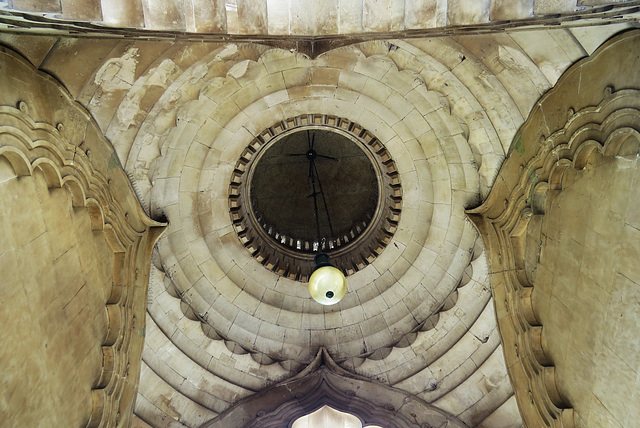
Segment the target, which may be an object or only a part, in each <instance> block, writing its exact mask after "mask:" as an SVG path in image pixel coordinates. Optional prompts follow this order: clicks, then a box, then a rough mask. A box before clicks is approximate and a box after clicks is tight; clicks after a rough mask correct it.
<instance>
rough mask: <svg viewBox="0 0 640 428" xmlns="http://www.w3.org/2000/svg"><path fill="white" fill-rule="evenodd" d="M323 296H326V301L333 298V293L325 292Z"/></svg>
mask: <svg viewBox="0 0 640 428" xmlns="http://www.w3.org/2000/svg"><path fill="white" fill-rule="evenodd" d="M325 296H327V299H332V298H333V291H327V293H326V294H325Z"/></svg>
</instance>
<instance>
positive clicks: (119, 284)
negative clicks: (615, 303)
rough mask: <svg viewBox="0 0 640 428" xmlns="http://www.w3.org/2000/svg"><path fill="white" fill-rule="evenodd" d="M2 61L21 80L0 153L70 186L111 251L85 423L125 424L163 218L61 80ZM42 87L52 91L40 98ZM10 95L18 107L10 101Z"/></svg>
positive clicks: (51, 183) (13, 57)
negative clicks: (155, 215)
mask: <svg viewBox="0 0 640 428" xmlns="http://www.w3.org/2000/svg"><path fill="white" fill-rule="evenodd" d="M0 66H1V68H2V69H3V73H5V77H6V78H7V79H9V80H10V81H14V82H20V84H24V87H22V86H21V85H20V84H15V85H13V86H10V87H5V88H4V89H5V90H4V92H3V96H2V97H1V99H0V103H2V104H4V105H1V106H0V124H1V126H0V157H3V158H5V159H6V160H7V161H8V162H9V164H10V165H11V168H12V169H13V171H14V172H15V175H16V176H17V177H18V179H20V180H24V179H30V178H31V177H34V175H35V174H36V173H38V174H40V173H41V174H42V176H43V177H44V180H45V182H46V185H47V187H48V188H49V189H55V188H59V189H65V190H67V191H68V192H69V193H70V195H71V203H72V206H73V207H74V208H76V209H78V210H80V209H86V210H87V211H88V214H89V218H90V230H87V232H97V233H101V234H102V235H103V237H104V240H105V241H106V243H107V245H108V248H109V249H110V250H111V251H112V252H113V257H112V260H110V264H111V267H112V269H111V272H112V278H111V279H112V281H111V284H112V285H111V289H110V293H109V295H108V296H107V298H106V301H104V302H103V303H104V308H105V313H106V319H107V323H106V329H105V330H104V331H102V332H101V334H102V336H100V338H97V340H98V341H101V342H100V343H101V350H102V359H101V367H100V368H99V369H98V370H96V372H97V374H98V376H97V378H96V379H95V381H94V383H93V385H91V386H90V387H88V388H90V389H91V403H90V406H91V408H90V409H89V410H88V413H89V419H88V420H87V425H86V426H87V427H111V426H122V425H126V424H128V421H129V420H130V418H131V415H132V410H133V399H132V398H133V397H134V396H135V393H136V390H137V385H138V381H139V380H138V379H139V370H140V355H141V352H142V346H143V341H144V322H145V316H144V314H145V303H146V287H147V281H148V273H147V272H148V269H149V263H150V260H151V251H152V248H153V245H154V244H155V242H156V240H157V238H158V237H159V236H160V235H161V234H162V232H163V231H164V226H165V224H163V223H159V222H156V221H154V220H152V219H151V218H149V217H148V216H147V215H146V213H145V212H144V210H143V209H142V207H141V205H140V203H139V201H138V200H137V198H136V196H135V193H134V191H133V189H132V187H131V184H130V182H129V180H128V178H127V176H126V174H125V172H124V170H123V169H122V167H121V166H120V164H119V161H118V159H117V156H116V154H115V152H114V151H113V147H112V146H111V145H110V144H109V142H108V141H107V140H106V139H105V138H104V137H103V136H102V135H101V133H100V132H99V130H98V128H97V125H96V124H95V123H94V122H93V121H92V119H91V117H90V115H89V114H88V113H87V112H86V111H85V110H83V109H81V108H80V107H79V106H78V105H77V104H76V103H75V102H73V101H72V99H71V97H70V96H69V95H68V93H67V92H66V90H65V89H64V88H63V87H62V86H61V85H60V83H58V82H57V81H56V80H55V79H54V78H52V77H51V76H49V75H47V74H45V73H41V72H38V71H37V70H35V69H34V68H33V67H32V66H31V64H29V63H28V62H27V61H26V60H24V59H23V58H21V57H19V55H17V54H15V53H14V52H12V51H10V50H8V49H5V48H0ZM41 93H49V94H55V96H53V95H52V96H51V97H50V98H48V99H40V98H37V96H38V95H37V94H41ZM34 94H36V95H34ZM19 96H22V97H23V98H22V99H19V98H18V99H16V98H17V97H19ZM9 100H14V105H15V106H16V107H12V106H10V105H6V104H7V103H8V102H9ZM65 123H66V124H65ZM19 196H20V195H16V197H19ZM73 212H75V210H73V211H72V213H73ZM90 285H95V284H90ZM85 387H86V386H85V385H80V386H78V388H85Z"/></svg>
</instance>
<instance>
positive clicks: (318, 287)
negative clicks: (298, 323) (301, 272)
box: [309, 266, 347, 305]
mask: <svg viewBox="0 0 640 428" xmlns="http://www.w3.org/2000/svg"><path fill="white" fill-rule="evenodd" d="M309 293H311V297H313V300H315V301H316V302H318V303H320V304H322V305H335V304H336V303H338V302H339V301H340V300H341V299H342V298H343V297H344V295H345V294H346V293H347V279H346V278H345V277H344V275H343V273H342V272H341V271H340V269H338V268H335V267H333V266H323V267H320V268H318V269H316V270H315V271H314V272H313V273H312V274H311V277H310V278H309Z"/></svg>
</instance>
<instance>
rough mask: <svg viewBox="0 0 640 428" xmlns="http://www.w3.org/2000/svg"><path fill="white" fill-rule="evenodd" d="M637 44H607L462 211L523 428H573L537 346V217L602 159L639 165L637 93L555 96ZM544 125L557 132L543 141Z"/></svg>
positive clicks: (604, 90)
mask: <svg viewBox="0 0 640 428" xmlns="http://www.w3.org/2000/svg"><path fill="white" fill-rule="evenodd" d="M639 36H640V33H638V32H635V33H627V34H626V35H625V34H623V35H622V36H618V37H616V38H614V39H612V40H610V41H609V42H607V43H606V44H605V45H603V47H601V48H600V49H599V50H598V51H596V53H594V56H593V57H590V58H587V59H585V60H584V61H583V62H582V63H579V64H576V65H574V66H573V67H572V68H571V69H570V70H569V71H568V72H567V73H566V74H565V75H564V76H563V77H562V78H561V79H560V80H559V83H558V85H557V86H556V88H554V89H553V90H551V91H550V92H549V93H548V94H547V95H545V97H543V99H542V100H541V101H540V102H539V105H538V106H537V107H536V108H535V109H534V110H533V112H532V113H531V115H530V117H529V119H528V120H527V122H525V124H524V125H523V126H522V128H521V130H520V132H519V133H518V134H517V135H516V137H515V139H514V142H513V143H512V150H511V151H510V154H509V157H508V158H507V160H506V161H505V163H504V164H503V166H502V168H501V170H500V173H499V175H498V178H497V180H496V185H495V186H494V188H493V189H492V191H491V194H490V195H489V197H488V198H487V200H486V201H485V202H484V203H483V204H482V205H481V206H479V207H478V208H475V209H471V210H468V211H467V214H468V215H469V218H470V219H471V220H472V222H473V223H474V224H475V226H476V227H477V228H478V230H479V231H480V233H481V235H482V237H483V240H484V242H485V247H486V249H487V255H488V263H489V271H490V277H491V285H492V292H493V296H494V300H495V307H496V316H497V319H498V325H499V328H500V335H501V338H502V342H503V346H504V350H505V359H506V363H507V368H508V371H509V375H510V377H511V379H512V384H513V385H514V389H515V392H516V398H517V400H518V405H519V407H520V411H521V414H522V416H523V420H524V421H525V423H526V424H527V425H528V426H536V427H574V426H575V424H576V422H575V421H574V409H573V408H572V406H571V403H569V402H568V401H567V399H566V398H565V397H564V396H563V394H562V386H561V385H559V384H558V378H557V375H556V367H555V366H554V363H553V360H552V358H551V357H550V355H549V352H548V350H546V349H544V346H543V345H544V343H545V340H544V330H543V325H542V323H543V321H544V320H542V319H540V317H539V316H538V314H536V311H535V308H534V304H533V296H534V295H535V293H536V284H535V276H534V275H533V270H534V268H535V266H532V265H531V263H532V262H531V260H532V259H534V260H535V259H536V257H531V255H530V254H531V251H532V248H533V247H535V248H538V251H539V247H540V245H539V243H536V242H533V241H535V237H539V236H540V235H541V224H542V218H543V216H544V215H545V212H547V211H548V208H549V204H550V203H551V202H552V201H553V200H554V198H555V196H557V195H558V193H559V192H561V191H562V190H563V189H564V188H565V187H566V186H567V185H568V184H571V183H572V182H573V181H574V180H576V179H577V178H578V177H579V175H580V174H581V173H582V172H583V171H585V170H588V169H590V168H592V167H594V166H596V165H597V164H598V163H600V162H602V161H603V160H605V159H606V158H608V157H613V156H633V157H635V156H637V155H638V153H639V152H640V90H637V89H620V90H617V91H616V90H615V89H614V88H613V87H611V86H609V85H608V84H609V83H610V82H611V81H612V80H613V81H615V79H616V78H617V77H616V78H612V77H603V78H601V80H602V83H601V84H602V86H601V87H600V88H599V91H593V90H592V91H590V93H591V94H592V95H591V99H590V100H589V99H587V98H586V97H585V99H582V100H580V101H571V98H569V97H566V96H564V97H563V92H561V91H564V92H565V93H566V92H569V93H571V92H572V89H573V87H572V85H573V84H575V82H576V81H579V79H578V78H579V77H582V78H583V79H585V77H584V75H585V74H586V75H587V76H589V74H587V73H589V72H591V73H593V72H594V71H593V70H590V69H589V66H591V65H592V64H593V63H595V64H598V63H597V59H598V55H603V56H605V54H606V52H607V48H608V47H609V46H612V45H615V44H616V43H618V42H620V43H625V40H626V43H633V42H634V41H635V43H636V44H637V40H638V37H639ZM590 63H592V64H590ZM578 73H582V75H581V76H577V74H578ZM597 73H599V71H597ZM591 76H593V75H591ZM620 86H622V84H620ZM594 100H595V102H594ZM572 102H575V103H576V104H575V105H573V106H572V107H567V108H565V109H564V110H565V112H566V114H565V115H557V110H558V105H560V104H563V103H564V104H567V105H570V103H572ZM580 102H582V103H583V104H582V105H580ZM545 104H546V105H545ZM585 104H586V105H585ZM545 107H547V109H548V111H553V113H554V116H553V118H552V120H553V121H556V124H544V125H540V123H541V121H542V119H543V118H544V116H545V111H544V108H545ZM549 117H550V115H548V116H546V118H549ZM549 126H554V127H555V130H553V132H545V130H544V128H545V127H547V128H548V127H549ZM547 133H548V134H549V135H545V134H547ZM532 242H533V243H534V244H536V245H533V244H532Z"/></svg>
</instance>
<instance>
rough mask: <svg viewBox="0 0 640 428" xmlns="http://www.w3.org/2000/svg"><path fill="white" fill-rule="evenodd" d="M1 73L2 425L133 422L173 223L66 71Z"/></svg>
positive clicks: (10, 60) (18, 63)
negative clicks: (152, 287)
mask: <svg viewBox="0 0 640 428" xmlns="http://www.w3.org/2000/svg"><path fill="white" fill-rule="evenodd" d="M0 69H1V70H2V76H1V77H0V86H1V87H2V92H1V95H0V200H2V204H0V242H2V245H1V246H0V277H2V283H1V284H0V301H1V303H2V307H3V309H2V311H1V312H0V324H1V325H2V329H3V334H2V335H1V336H0V371H1V373H2V374H1V375H0V389H1V390H2V394H0V413H1V414H2V425H3V426H6V427H25V426H34V427H35V426H60V427H115V426H122V427H124V426H128V425H129V423H130V420H131V416H132V410H133V400H134V397H135V394H136V391H137V385H138V379H139V370H140V354H141V351H142V343H143V338H144V309H145V303H146V289H147V288H146V287H147V281H148V275H147V273H146V272H147V270H148V269H149V261H150V252H151V248H152V246H153V243H154V241H155V239H156V238H157V236H158V233H159V230H160V229H161V227H160V226H161V225H160V224H159V223H156V222H154V221H152V220H151V219H150V218H148V217H147V216H146V214H145V213H144V212H143V211H142V208H141V207H140V204H139V202H138V200H137V198H136V196H135V194H134V191H133V188H132V187H131V185H130V183H129V180H128V178H127V176H126V174H125V173H124V171H123V170H122V168H121V167H120V165H119V162H118V160H117V157H116V156H115V154H114V151H113V148H112V146H111V145H110V144H109V143H108V142H107V141H106V140H105V139H104V137H102V135H101V134H100V132H99V131H98V130H97V127H96V125H95V124H94V123H93V122H92V121H91V119H90V117H89V115H88V114H87V113H86V111H85V110H83V109H81V108H80V107H79V106H78V105H77V104H75V103H73V102H72V101H71V99H70V97H69V96H68V94H67V92H66V91H65V90H64V89H63V88H62V87H61V86H60V84H59V83H58V82H56V81H55V79H53V78H51V76H49V75H46V74H44V73H40V72H37V71H36V70H35V69H34V68H33V67H32V66H31V65H30V64H28V63H27V62H26V61H25V60H24V59H23V58H21V57H20V56H19V55H18V54H16V53H14V52H12V51H10V50H8V49H6V48H1V49H0ZM152 227H155V228H156V229H151V228H152Z"/></svg>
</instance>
